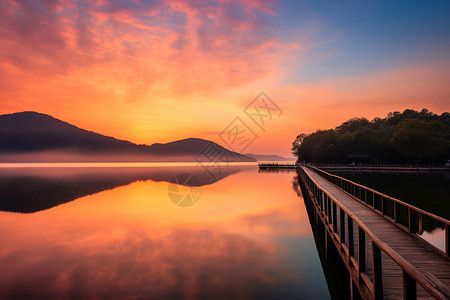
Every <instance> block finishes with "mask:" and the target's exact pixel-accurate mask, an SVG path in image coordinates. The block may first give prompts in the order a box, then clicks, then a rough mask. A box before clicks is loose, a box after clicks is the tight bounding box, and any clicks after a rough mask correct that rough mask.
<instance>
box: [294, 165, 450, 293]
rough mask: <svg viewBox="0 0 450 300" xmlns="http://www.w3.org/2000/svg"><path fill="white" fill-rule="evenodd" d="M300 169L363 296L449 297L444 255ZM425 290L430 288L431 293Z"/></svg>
mask: <svg viewBox="0 0 450 300" xmlns="http://www.w3.org/2000/svg"><path fill="white" fill-rule="evenodd" d="M300 173H301V177H303V180H304V181H305V184H306V187H307V189H308V190H309V193H310V195H311V198H312V199H313V202H314V203H315V206H316V210H317V216H318V217H319V219H320V221H321V222H322V223H323V224H324V225H325V227H326V228H327V232H328V234H329V235H330V237H331V240H333V242H334V244H335V246H336V249H338V251H339V252H340V254H341V257H342V259H343V260H344V263H345V264H346V266H347V269H348V270H349V272H350V275H351V277H352V279H353V281H354V287H355V288H356V289H357V290H358V291H359V293H360V294H361V296H362V298H364V299H373V298H379V299H382V298H384V299H402V298H404V299H414V298H419V299H433V298H438V299H450V262H449V259H448V256H447V257H446V255H445V254H444V255H443V254H442V253H439V252H436V251H434V250H433V249H432V248H430V247H429V246H427V245H426V243H422V242H420V241H419V239H417V238H416V237H415V236H414V235H412V234H410V233H409V232H407V231H406V230H405V229H402V228H401V227H399V226H397V225H396V224H395V222H390V221H389V220H387V219H386V218H385V217H384V216H383V215H382V214H380V213H379V212H377V211H376V210H374V209H373V208H372V207H370V206H369V205H367V204H366V203H363V202H362V201H360V200H358V199H356V198H355V197H354V196H352V195H350V194H349V193H347V192H346V191H344V190H343V189H341V188H339V187H337V186H336V185H334V184H332V183H331V182H329V181H328V180H326V179H325V178H324V177H322V176H321V175H319V174H318V173H317V172H315V171H313V170H311V169H309V168H306V167H300ZM374 199H375V196H374ZM335 201H336V202H335ZM358 222H361V224H359V223H358ZM447 232H448V231H447ZM447 234H448V233H447ZM447 239H448V237H447ZM447 243H448V241H447ZM393 258H394V259H395V260H396V261H394V259H393ZM404 261H406V263H404ZM413 277H414V278H413ZM418 277H421V278H422V279H423V280H422V279H420V278H419V279H420V280H418V279H417V278H418ZM421 280H422V281H421ZM416 282H417V283H418V284H417V285H416ZM422 285H426V287H427V288H428V290H425V288H423V287H422ZM430 290H432V292H435V294H434V295H433V296H432V295H430V293H431V294H433V293H432V292H430Z"/></svg>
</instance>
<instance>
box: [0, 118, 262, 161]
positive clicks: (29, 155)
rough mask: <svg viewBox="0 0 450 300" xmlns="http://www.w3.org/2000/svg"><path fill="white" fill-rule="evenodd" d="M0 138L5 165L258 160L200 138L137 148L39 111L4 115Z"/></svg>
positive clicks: (134, 145)
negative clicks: (6, 163)
mask: <svg viewBox="0 0 450 300" xmlns="http://www.w3.org/2000/svg"><path fill="white" fill-rule="evenodd" d="M0 137H1V138H0V153H1V154H2V157H1V158H0V160H1V161H4V162H86V161H91V162H98V161H121V162H123V161H135V162H144V161H166V162H167V161H197V159H201V160H202V161H205V160H206V161H211V160H219V161H225V160H226V161H256V160H255V159H254V158H251V157H248V156H245V155H241V154H239V153H236V152H233V151H230V150H228V149H226V148H224V147H222V146H220V145H218V144H216V143H214V142H211V141H207V140H203V139H198V138H188V139H183V140H180V141H175V142H171V143H167V144H153V145H151V146H148V145H136V144H133V143H131V142H128V141H123V140H118V139H115V138H113V137H108V136H104V135H101V134H98V133H95V132H92V131H87V130H84V129H81V128H78V127H76V126H74V125H71V124H69V123H66V122H63V121H61V120H58V119H55V118H53V117H51V116H49V115H45V114H40V113H36V112H22V113H15V114H9V115H0Z"/></svg>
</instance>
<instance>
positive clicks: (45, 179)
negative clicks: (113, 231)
mask: <svg viewBox="0 0 450 300" xmlns="http://www.w3.org/2000/svg"><path fill="white" fill-rule="evenodd" d="M77 165H80V164H75V166H73V167H62V168H58V167H52V168H36V167H31V166H29V167H21V168H0V210H3V211H12V212H23V213H31V212H36V211H40V210H44V209H48V208H51V207H53V206H56V205H59V204H62V203H67V202H69V201H73V200H75V199H77V198H81V197H84V196H87V195H92V194H95V193H98V192H101V191H104V190H110V189H114V188H116V187H119V186H124V185H128V184H130V183H132V182H135V181H146V180H151V181H155V182H159V181H165V182H169V181H170V180H171V178H173V177H174V176H175V175H176V174H177V173H178V172H180V170H182V172H185V173H188V174H191V175H193V176H194V178H196V181H193V182H189V183H190V184H194V185H196V186H203V185H207V184H212V183H214V182H217V181H219V180H222V179H223V178H226V177H227V176H230V175H231V174H235V173H238V172H240V171H242V170H243V169H245V168H248V166H245V165H234V166H228V167H227V169H224V170H223V171H222V170H221V173H220V176H210V173H206V172H205V170H204V168H202V167H195V166H192V165H187V166H184V167H180V166H178V167H175V166H172V167H163V168H161V167H148V168H145V167H144V168H143V167H136V166H133V167H126V166H124V167H115V166H114V165H112V166H109V167H98V168H95V167H77ZM182 183H183V182H181V184H182Z"/></svg>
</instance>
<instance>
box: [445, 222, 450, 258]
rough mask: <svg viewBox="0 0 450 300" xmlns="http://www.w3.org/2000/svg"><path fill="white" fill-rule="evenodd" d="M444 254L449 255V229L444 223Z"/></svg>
mask: <svg viewBox="0 0 450 300" xmlns="http://www.w3.org/2000/svg"><path fill="white" fill-rule="evenodd" d="M445 254H447V257H448V256H450V231H449V226H448V225H447V224H445Z"/></svg>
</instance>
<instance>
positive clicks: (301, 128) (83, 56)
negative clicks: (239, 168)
mask: <svg viewBox="0 0 450 300" xmlns="http://www.w3.org/2000/svg"><path fill="white" fill-rule="evenodd" d="M407 108H410V109H416V110H421V109H422V108H427V109H429V110H430V111H433V112H435V113H438V114H440V113H442V112H444V111H450V1H447V0H445V1H444V0H433V1H416V0H409V1H371V0H358V1H322V0H315V1H312V0H311V1H301V0H296V1H272V0H249V1H239V0H217V1H202V0H196V1H187V0H167V1H163V0H112V1H107V0H95V1H84V0H80V1H70V0H2V1H0V114H6V113H13V112H19V111H37V112H41V113H46V114H50V115H52V116H53V117H55V118H58V119H62V120H64V121H66V122H69V123H71V124H74V125H76V126H78V127H81V128H83V129H87V130H91V131H95V132H98V133H101V134H104V135H108V136H114V137H116V138H120V139H126V140H129V141H132V142H135V143H138V144H153V143H157V142H159V143H165V142H170V141H174V140H179V139H183V138H188V137H198V138H203V139H207V140H212V141H215V142H217V143H219V144H221V145H223V146H225V147H227V148H231V149H232V150H235V151H238V152H243V153H260V154H279V155H284V156H289V155H290V147H291V143H292V141H293V140H294V139H295V137H296V135H297V134H300V133H311V132H314V131H315V130H317V129H328V128H333V127H336V126H338V125H339V124H341V123H342V122H344V121H346V120H348V119H350V118H352V117H366V118H368V119H372V118H374V117H384V116H386V115H387V114H388V113H389V112H391V111H403V110H404V109H407ZM242 132H244V135H245V134H247V136H246V137H244V138H242V139H241V138H236V137H237V134H238V133H239V134H241V133H242ZM233 133H234V135H233Z"/></svg>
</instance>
